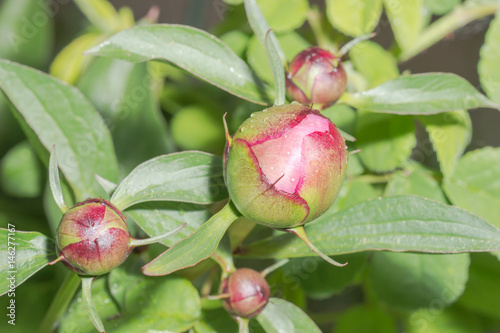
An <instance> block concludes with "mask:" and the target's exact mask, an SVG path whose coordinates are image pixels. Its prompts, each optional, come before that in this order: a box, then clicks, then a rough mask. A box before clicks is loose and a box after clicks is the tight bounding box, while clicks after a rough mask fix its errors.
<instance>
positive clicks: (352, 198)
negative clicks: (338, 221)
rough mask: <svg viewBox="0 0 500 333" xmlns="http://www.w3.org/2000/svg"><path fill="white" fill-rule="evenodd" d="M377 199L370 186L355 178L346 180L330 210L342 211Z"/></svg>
mask: <svg viewBox="0 0 500 333" xmlns="http://www.w3.org/2000/svg"><path fill="white" fill-rule="evenodd" d="M351 157H352V156H351ZM351 157H349V164H350V163H351ZM377 197H378V195H377V192H376V191H375V189H374V188H373V186H372V185H370V184H368V183H365V182H363V181H361V180H358V179H356V178H355V179H354V180H352V181H349V180H348V181H346V182H344V184H343V186H342V188H341V189H340V192H339V194H338V196H337V198H336V199H335V201H334V203H333V206H332V208H331V209H335V210H337V211H340V210H344V209H347V208H351V207H352V206H354V205H356V204H358V203H360V202H363V201H366V200H371V199H375V198H377Z"/></svg>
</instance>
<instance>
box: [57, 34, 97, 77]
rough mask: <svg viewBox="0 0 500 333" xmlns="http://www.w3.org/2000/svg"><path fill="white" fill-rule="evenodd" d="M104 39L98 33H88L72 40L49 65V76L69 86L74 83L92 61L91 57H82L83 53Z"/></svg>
mask: <svg viewBox="0 0 500 333" xmlns="http://www.w3.org/2000/svg"><path fill="white" fill-rule="evenodd" d="M104 38H105V37H104V36H103V35H101V34H100V33H96V32H88V33H86V34H83V35H81V36H78V37H77V38H75V39H73V40H72V41H71V42H70V43H69V44H68V45H66V46H65V47H64V48H63V49H62V50H61V51H60V52H59V53H58V54H57V55H56V57H55V58H54V60H53V61H52V63H51V64H50V75H53V76H55V77H57V78H58V79H61V80H63V81H66V82H68V83H71V84H73V83H75V81H76V80H77V79H78V77H79V76H80V74H81V73H82V71H83V70H84V69H85V68H86V67H87V66H88V64H89V63H90V61H91V60H92V57H89V56H86V55H84V54H83V52H85V51H86V50H88V49H89V48H91V47H93V46H95V45H97V44H99V43H100V42H102V40H103V39H104ZM84 73H85V72H84Z"/></svg>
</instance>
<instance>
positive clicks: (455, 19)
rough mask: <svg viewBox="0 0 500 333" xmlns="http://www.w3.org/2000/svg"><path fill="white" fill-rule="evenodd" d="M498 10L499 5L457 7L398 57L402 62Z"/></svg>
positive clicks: (432, 25)
mask: <svg viewBox="0 0 500 333" xmlns="http://www.w3.org/2000/svg"><path fill="white" fill-rule="evenodd" d="M499 9H500V4H490V5H483V6H475V7H466V6H459V7H457V8H455V10H453V11H452V12H451V13H449V14H448V15H445V16H443V17H442V18H440V19H439V20H437V21H436V22H434V23H433V24H431V25H430V26H429V27H428V28H427V29H426V30H425V31H424V32H423V33H422V34H421V35H420V37H419V38H418V39H417V41H416V42H415V43H413V45H412V47H411V48H409V49H406V50H404V51H403V52H402V53H401V56H400V57H399V61H400V62H404V61H406V60H408V59H410V58H412V57H414V56H416V55H417V54H419V53H420V52H422V51H423V50H425V49H427V48H429V47H430V46H432V45H433V44H435V43H437V42H439V41H440V40H441V39H442V38H444V37H445V36H446V35H448V34H450V33H452V32H453V31H455V30H456V29H458V28H461V27H463V26H465V25H467V24H469V23H470V22H472V21H474V20H477V19H479V18H481V17H484V16H488V15H492V14H494V13H495V12H497V11H498V10H499Z"/></svg>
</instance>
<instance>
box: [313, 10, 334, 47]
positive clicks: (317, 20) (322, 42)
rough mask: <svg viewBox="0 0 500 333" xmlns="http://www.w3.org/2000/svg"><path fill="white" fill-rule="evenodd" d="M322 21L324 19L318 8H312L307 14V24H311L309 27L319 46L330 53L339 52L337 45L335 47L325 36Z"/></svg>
mask: <svg viewBox="0 0 500 333" xmlns="http://www.w3.org/2000/svg"><path fill="white" fill-rule="evenodd" d="M322 21H323V18H322V17H321V12H320V11H319V9H318V6H311V8H310V9H309V11H308V12H307V23H309V26H310V27H311V30H312V32H313V34H314V37H315V38H316V42H317V43H318V46H319V47H321V48H323V49H327V50H330V51H337V47H336V45H334V44H333V43H332V42H331V41H330V39H329V38H328V36H327V35H326V34H325V30H324V29H323V27H322V26H321V22H322Z"/></svg>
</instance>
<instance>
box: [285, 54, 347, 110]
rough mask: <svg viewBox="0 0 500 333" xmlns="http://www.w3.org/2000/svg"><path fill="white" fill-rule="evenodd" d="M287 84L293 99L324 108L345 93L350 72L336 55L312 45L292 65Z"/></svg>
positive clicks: (289, 67) (289, 69)
mask: <svg viewBox="0 0 500 333" xmlns="http://www.w3.org/2000/svg"><path fill="white" fill-rule="evenodd" d="M286 87H287V92H288V95H289V96H290V98H291V99H293V100H296V101H298V102H300V103H302V104H314V106H315V107H319V108H320V109H323V108H325V107H328V106H329V105H331V104H333V103H335V101H337V99H339V97H340V96H341V95H342V94H343V93H344V90H345V87H346V73H345V71H344V68H343V66H342V63H341V62H340V59H339V58H337V57H336V56H335V55H333V54H332V53H330V52H329V51H327V50H324V49H321V48H319V47H311V48H308V49H306V50H304V51H302V52H300V53H299V54H298V55H297V56H295V58H294V59H293V60H292V62H291V63H290V64H289V66H288V72H287V75H286Z"/></svg>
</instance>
